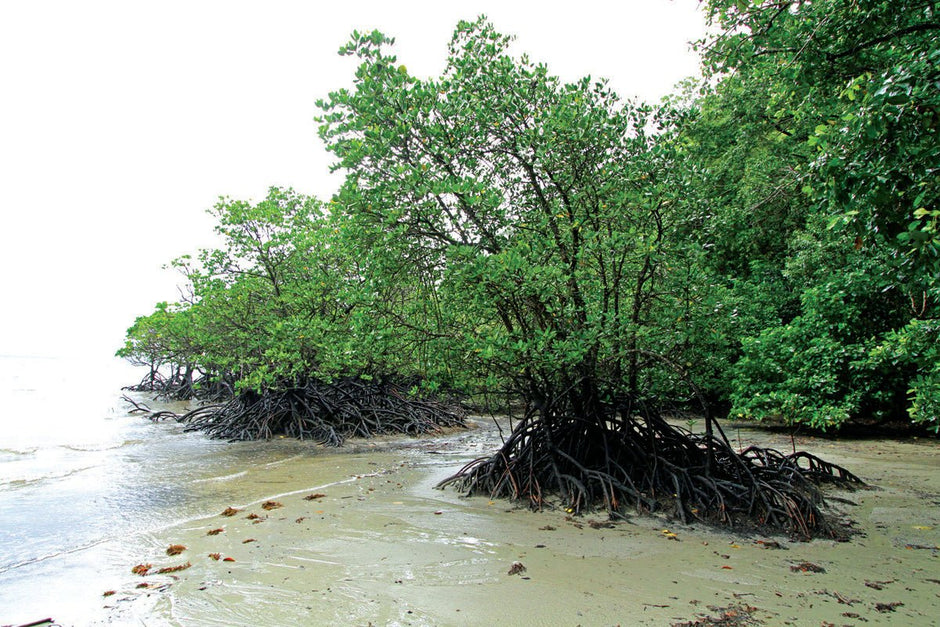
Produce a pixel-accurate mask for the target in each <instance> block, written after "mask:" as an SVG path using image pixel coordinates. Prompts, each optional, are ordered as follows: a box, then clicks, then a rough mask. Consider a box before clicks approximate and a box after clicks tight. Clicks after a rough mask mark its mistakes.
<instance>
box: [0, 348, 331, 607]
mask: <svg viewBox="0 0 940 627" xmlns="http://www.w3.org/2000/svg"><path fill="white" fill-rule="evenodd" d="M72 373H76V374H77V373H81V374H82V377H81V379H82V380H81V381H77V380H76V379H75V378H73V377H72V376H71V374H72ZM93 374H96V375H97V376H92V375H93ZM138 377H139V374H138V373H137V372H136V371H135V370H134V369H132V368H130V367H129V366H127V365H126V364H123V363H121V362H117V361H114V362H104V363H102V364H92V365H89V364H87V363H81V362H78V361H76V360H68V359H49V358H23V357H0V407H2V408H3V415H2V429H0V547H2V550H0V624H4V625H5V624H8V623H17V622H27V621H31V620H36V619H37V618H43V617H46V616H50V615H51V616H56V615H58V616H71V617H72V619H71V620H73V621H74V624H83V623H84V622H86V621H87V620H88V619H89V617H90V614H88V612H89V611H90V609H91V608H95V609H97V606H98V605H99V604H98V603H94V604H91V606H90V607H89V605H90V604H89V603H88V600H89V598H92V597H98V598H100V594H101V592H100V588H101V581H103V580H106V579H107V576H108V575H109V574H114V573H116V572H117V570H123V564H121V561H120V556H121V555H123V554H125V553H126V551H127V547H128V545H129V543H130V544H131V545H135V543H136V542H138V541H139V538H140V537H141V536H142V534H146V533H149V532H154V531H156V530H159V529H161V528H165V527H168V526H172V525H177V524H180V523H182V522H185V521H186V520H189V519H192V518H193V517H197V516H200V515H202V513H203V512H204V511H205V508H215V507H223V508H224V507H225V505H226V504H228V503H229V502H232V501H235V502H238V501H240V500H245V499H250V498H252V496H253V495H254V494H255V492H258V493H262V492H264V491H265V490H266V489H271V488H272V486H267V488H266V487H265V483H264V479H260V480H254V479H252V481H250V482H249V483H250V485H251V486H252V487H251V488H249V489H248V490H247V492H246V490H245V489H243V488H242V484H243V483H244V480H245V479H246V477H247V476H248V475H249V474H258V473H262V474H263V473H265V472H266V471H267V470H268V469H270V468H273V467H276V466H278V465H281V464H289V463H290V462H291V460H293V459H296V458H297V457H298V456H302V455H308V454H310V453H311V452H312V451H315V449H316V447H315V446H312V445H310V444H309V443H302V442H295V441H289V440H282V441H276V442H268V443H264V442H254V443H240V444H228V443H224V442H218V441H213V440H209V439H207V438H205V437H203V436H202V435H200V434H196V433H184V432H183V431H182V429H181V428H180V426H179V425H177V424H175V423H173V422H172V421H170V422H164V423H153V422H151V421H149V420H147V419H145V418H142V417H141V416H140V415H132V414H129V413H128V410H129V409H130V406H129V405H127V404H126V403H125V402H124V401H122V400H121V398H120V397H121V394H122V392H121V391H120V386H121V384H126V383H128V382H132V381H134V380H136V379H137V378H138ZM88 381H91V382H92V383H91V384H88V383H87V382H88ZM131 396H134V397H135V398H136V399H137V400H139V401H145V402H147V403H149V404H150V405H151V406H156V405H157V404H156V403H154V402H153V401H151V399H149V398H147V397H146V396H145V395H139V394H137V395H134V394H131ZM161 407H169V408H172V409H175V410H177V411H179V410H182V409H183V408H184V405H182V404H176V405H175V406H174V405H161ZM118 565H120V566H118ZM51 581H55V582H56V585H55V591H54V592H52V591H51V590H50V588H49V583H50V582H51ZM90 590H94V591H95V592H94V595H91V594H90Z"/></svg>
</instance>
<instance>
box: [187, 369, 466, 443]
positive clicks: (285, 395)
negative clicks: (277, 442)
mask: <svg viewBox="0 0 940 627" xmlns="http://www.w3.org/2000/svg"><path fill="white" fill-rule="evenodd" d="M176 419H177V420H178V421H179V422H181V423H183V424H185V430H187V431H202V432H204V433H206V434H207V435H209V436H210V437H213V438H219V439H224V440H232V441H234V440H261V439H270V438H273V437H276V436H280V435H283V436H287V437H293V438H298V439H310V440H316V441H318V442H321V443H323V444H326V445H330V446H339V445H341V444H342V443H343V440H344V439H345V438H347V437H354V436H360V437H371V436H375V435H385V434H391V433H406V434H411V435H417V434H420V433H431V432H437V431H440V430H441V428H443V427H455V426H462V425H463V424H464V414H463V411H462V410H461V409H460V408H459V407H458V406H456V405H455V404H445V403H442V402H438V401H434V400H422V399H414V398H409V397H408V395H407V394H406V393H404V392H402V391H401V389H400V388H399V387H398V386H396V385H395V384H393V383H389V382H374V381H364V380H362V379H356V378H345V379H340V380H338V381H334V382H331V383H325V382H322V381H316V380H311V381H308V382H307V383H306V384H305V385H302V386H296V387H292V388H288V389H284V390H276V391H275V390H269V391H266V392H263V393H257V392H244V393H241V394H238V395H237V396H234V397H232V398H231V399H229V400H228V401H226V402H224V403H219V404H213V405H204V406H202V407H198V408H196V409H194V410H192V411H190V412H188V413H186V414H183V415H182V416H176Z"/></svg>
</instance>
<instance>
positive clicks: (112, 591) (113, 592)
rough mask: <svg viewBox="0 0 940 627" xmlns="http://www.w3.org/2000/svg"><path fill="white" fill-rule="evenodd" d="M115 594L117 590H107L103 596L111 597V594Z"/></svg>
mask: <svg viewBox="0 0 940 627" xmlns="http://www.w3.org/2000/svg"><path fill="white" fill-rule="evenodd" d="M114 594H117V590H105V591H104V593H103V594H102V595H101V596H103V597H109V596H111V595H114Z"/></svg>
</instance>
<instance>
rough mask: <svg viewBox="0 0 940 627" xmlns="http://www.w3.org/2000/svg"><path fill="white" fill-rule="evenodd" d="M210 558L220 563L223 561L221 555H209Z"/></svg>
mask: <svg viewBox="0 0 940 627" xmlns="http://www.w3.org/2000/svg"><path fill="white" fill-rule="evenodd" d="M209 557H211V558H212V559H214V560H215V561H217V562H218V561H219V560H220V559H222V554H221V553H209Z"/></svg>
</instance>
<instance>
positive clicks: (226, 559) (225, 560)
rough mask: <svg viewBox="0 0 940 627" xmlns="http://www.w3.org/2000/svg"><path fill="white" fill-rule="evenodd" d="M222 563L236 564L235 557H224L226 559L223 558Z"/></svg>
mask: <svg viewBox="0 0 940 627" xmlns="http://www.w3.org/2000/svg"><path fill="white" fill-rule="evenodd" d="M222 561H223V562H234V561H235V558H234V557H224V558H222Z"/></svg>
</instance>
